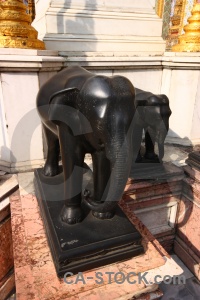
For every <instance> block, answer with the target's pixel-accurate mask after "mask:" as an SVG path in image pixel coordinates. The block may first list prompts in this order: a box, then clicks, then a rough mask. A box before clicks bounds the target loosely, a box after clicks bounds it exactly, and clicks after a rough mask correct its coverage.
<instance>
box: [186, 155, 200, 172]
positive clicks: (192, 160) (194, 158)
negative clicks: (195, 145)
mask: <svg viewBox="0 0 200 300" xmlns="http://www.w3.org/2000/svg"><path fill="white" fill-rule="evenodd" d="M186 163H187V164H188V165H189V166H191V167H192V168H195V169H197V170H198V171H200V151H194V152H191V153H190V154H189V155H188V159H187V160H186Z"/></svg>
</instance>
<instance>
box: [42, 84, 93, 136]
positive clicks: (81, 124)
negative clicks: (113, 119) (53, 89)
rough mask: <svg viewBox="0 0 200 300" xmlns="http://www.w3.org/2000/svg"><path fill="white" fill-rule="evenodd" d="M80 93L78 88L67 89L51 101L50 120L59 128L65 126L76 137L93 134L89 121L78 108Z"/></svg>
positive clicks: (51, 98)
mask: <svg viewBox="0 0 200 300" xmlns="http://www.w3.org/2000/svg"><path fill="white" fill-rule="evenodd" d="M79 92H80V91H79V90H78V89H77V88H67V89H64V90H61V91H59V92H57V93H55V94H53V95H52V96H51V97H50V100H49V112H48V116H49V120H50V121H52V122H53V123H54V124H55V125H57V126H60V125H61V124H64V125H65V126H67V127H68V128H70V129H71V131H72V133H73V135H74V136H76V135H81V134H86V133H90V132H92V128H91V126H90V123H89V121H88V120H87V118H86V117H85V116H84V115H83V114H82V113H81V112H80V111H79V109H78V108H77V100H78V97H79Z"/></svg>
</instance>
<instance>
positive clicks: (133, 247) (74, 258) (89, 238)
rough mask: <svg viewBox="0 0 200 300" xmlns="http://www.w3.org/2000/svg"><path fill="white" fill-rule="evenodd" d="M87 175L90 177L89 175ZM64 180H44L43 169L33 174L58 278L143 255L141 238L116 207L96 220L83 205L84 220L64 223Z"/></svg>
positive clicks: (60, 178)
mask: <svg viewBox="0 0 200 300" xmlns="http://www.w3.org/2000/svg"><path fill="white" fill-rule="evenodd" d="M86 176H87V177H88V178H89V179H90V178H91V175H90V174H89V176H88V172H87V173H86ZM88 178H87V179H88ZM63 181H64V179H63V173H60V174H59V175H57V176H54V177H46V176H44V175H43V174H42V169H37V170H36V171H35V188H36V196H37V199H38V202H39V206H40V210H41V214H42V218H43V221H44V225H45V229H46V233H47V237H48V242H49V246H50V249H51V253H52V256H53V260H54V263H55V267H56V271H57V274H58V276H63V275H64V274H65V273H66V272H73V273H74V274H75V273H78V272H82V271H86V270H90V269H93V268H97V267H100V266H102V265H106V264H110V263H114V262H116V261H121V260H126V259H129V258H131V257H133V256H136V255H139V254H141V253H143V252H144V250H143V247H142V246H141V235H140V234H139V232H138V231H137V230H136V229H135V227H134V226H133V225H132V224H131V222H130V221H129V220H128V219H127V217H126V216H125V214H124V213H123V212H122V210H121V209H120V208H119V207H118V208H117V211H116V214H115V216H114V217H113V218H112V219H110V220H99V219H97V218H95V217H94V216H93V215H92V214H91V212H90V211H88V209H87V208H86V207H84V206H83V210H84V212H85V218H84V220H83V221H82V222H81V223H78V224H75V225H68V224H65V223H63V222H62V221H61V218H60V212H61V209H62V207H63V205H64V188H63V184H62V183H63Z"/></svg>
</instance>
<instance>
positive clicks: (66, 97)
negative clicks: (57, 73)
mask: <svg viewBox="0 0 200 300" xmlns="http://www.w3.org/2000/svg"><path fill="white" fill-rule="evenodd" d="M79 92H80V91H79V89H77V88H75V87H71V88H67V89H64V90H61V91H58V92H56V93H54V94H53V95H52V96H51V97H50V99H49V104H52V103H54V104H68V105H69V104H71V103H72V104H73V105H74V104H75V101H76V98H77V96H78V94H79Z"/></svg>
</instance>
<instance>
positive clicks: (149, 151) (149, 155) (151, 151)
mask: <svg viewBox="0 0 200 300" xmlns="http://www.w3.org/2000/svg"><path fill="white" fill-rule="evenodd" d="M152 138H153V137H152ZM152 138H151V136H150V134H149V132H148V131H146V132H145V148H146V150H145V158H146V159H149V160H152V161H153V162H159V159H158V155H156V153H155V141H152Z"/></svg>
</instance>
